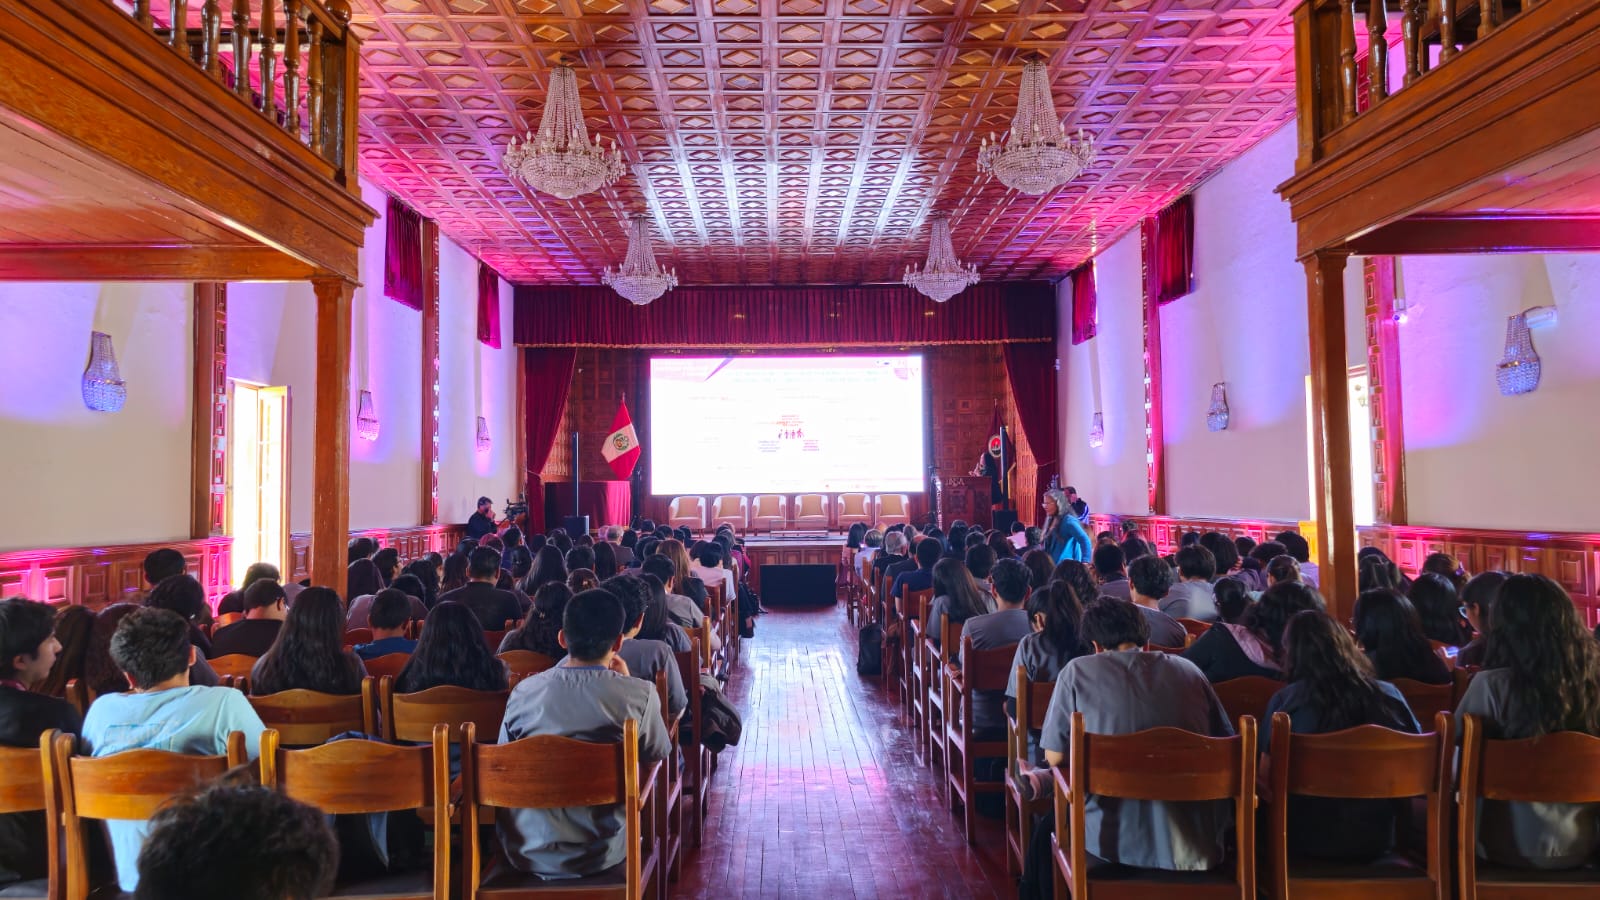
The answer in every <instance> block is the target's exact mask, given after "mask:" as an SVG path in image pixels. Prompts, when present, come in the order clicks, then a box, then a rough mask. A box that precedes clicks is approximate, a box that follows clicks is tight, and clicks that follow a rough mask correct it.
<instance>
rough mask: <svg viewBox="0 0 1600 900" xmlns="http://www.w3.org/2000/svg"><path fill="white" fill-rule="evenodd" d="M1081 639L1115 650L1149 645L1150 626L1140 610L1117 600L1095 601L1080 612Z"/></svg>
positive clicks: (1099, 598) (1101, 599) (1126, 602)
mask: <svg viewBox="0 0 1600 900" xmlns="http://www.w3.org/2000/svg"><path fill="white" fill-rule="evenodd" d="M1083 639H1084V640H1085V641H1089V642H1091V643H1094V644H1099V645H1100V647H1101V648H1102V649H1105V650H1115V649H1116V648H1118V647H1121V646H1122V645H1123V644H1136V645H1138V646H1140V647H1143V646H1145V645H1146V644H1149V643H1150V623H1149V622H1148V621H1146V620H1145V617H1144V613H1142V612H1140V611H1139V607H1137V606H1134V605H1133V604H1132V603H1129V602H1128V601H1127V600H1122V599H1119V598H1116V597H1097V598H1095V599H1094V600H1091V601H1089V605H1088V606H1085V607H1084V608H1083Z"/></svg>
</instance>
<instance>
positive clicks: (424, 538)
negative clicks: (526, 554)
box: [285, 525, 466, 599]
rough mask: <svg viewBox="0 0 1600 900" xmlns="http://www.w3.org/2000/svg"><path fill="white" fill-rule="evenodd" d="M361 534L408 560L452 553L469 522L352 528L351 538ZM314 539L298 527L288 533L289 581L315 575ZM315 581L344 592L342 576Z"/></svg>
mask: <svg viewBox="0 0 1600 900" xmlns="http://www.w3.org/2000/svg"><path fill="white" fill-rule="evenodd" d="M358 537H370V538H375V539H376V540H377V541H378V543H379V544H380V545H382V546H384V547H393V548H395V549H396V550H399V551H400V558H401V560H403V561H409V560H413V559H416V558H417V557H419V556H422V555H423V554H424V553H442V554H444V555H445V556H449V555H450V553H451V552H452V551H454V550H455V548H456V545H457V544H459V543H461V540H462V538H464V537H466V526H465V525H413V526H409V527H401V528H369V529H366V530H364V531H352V532H350V536H349V540H355V539H356V538H358ZM311 543H312V542H311V534H310V532H305V531H297V532H295V533H293V534H291V535H289V572H288V574H287V575H286V576H285V577H286V578H287V579H288V580H289V581H303V580H304V579H307V578H311V577H312V575H311ZM347 545H348V544H347ZM313 583H314V584H326V585H328V586H329V587H332V588H334V589H335V590H337V591H338V592H339V594H340V595H341V596H343V594H344V587H345V579H344V577H343V576H340V578H339V580H338V581H335V582H327V581H318V580H316V579H313ZM346 599H349V598H346Z"/></svg>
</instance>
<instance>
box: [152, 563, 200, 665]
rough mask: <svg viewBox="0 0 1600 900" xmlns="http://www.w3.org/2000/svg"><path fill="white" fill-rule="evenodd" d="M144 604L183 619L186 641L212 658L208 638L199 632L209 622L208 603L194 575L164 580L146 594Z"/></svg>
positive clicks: (177, 576)
mask: <svg viewBox="0 0 1600 900" xmlns="http://www.w3.org/2000/svg"><path fill="white" fill-rule="evenodd" d="M144 605H145V606H153V607H155V608H156V609H169V610H172V611H173V612H175V613H177V614H178V615H180V616H182V617H183V620H184V621H185V622H188V623H189V642H190V643H192V644H194V645H195V646H196V647H199V648H200V653H201V655H202V656H210V655H211V639H210V638H208V637H206V633H205V632H204V631H201V630H200V626H201V625H202V624H204V623H206V622H208V621H210V620H211V604H209V603H207V602H206V589H205V588H203V587H201V586H200V582H198V581H196V580H195V577H194V576H193V575H187V574H183V573H180V574H177V575H172V576H170V577H167V578H163V579H162V580H161V581H160V582H158V583H157V584H156V586H155V587H153V588H151V589H150V592H149V593H148V594H146V595H145V599H144Z"/></svg>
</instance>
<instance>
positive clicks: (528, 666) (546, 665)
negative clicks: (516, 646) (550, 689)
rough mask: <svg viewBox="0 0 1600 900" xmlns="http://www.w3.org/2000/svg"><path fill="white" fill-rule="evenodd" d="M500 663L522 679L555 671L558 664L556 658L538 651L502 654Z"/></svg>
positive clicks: (512, 651) (513, 651) (510, 651)
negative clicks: (551, 670)
mask: <svg viewBox="0 0 1600 900" xmlns="http://www.w3.org/2000/svg"><path fill="white" fill-rule="evenodd" d="M500 661H501V662H503V663H505V664H506V668H507V669H509V670H510V671H511V674H513V675H517V676H519V677H522V678H527V677H528V676H529V675H537V674H539V673H540V672H547V671H549V670H550V669H554V668H555V667H556V662H557V660H556V659H555V657H552V656H547V655H545V654H543V653H540V652H538V651H536V650H507V651H506V652H504V653H502V654H500Z"/></svg>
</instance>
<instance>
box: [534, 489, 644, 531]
mask: <svg viewBox="0 0 1600 900" xmlns="http://www.w3.org/2000/svg"><path fill="white" fill-rule="evenodd" d="M632 511H633V486H632V485H631V484H630V483H629V482H626V481H581V482H579V483H578V515H580V516H588V517H589V527H590V528H602V527H604V526H606V525H622V526H626V525H627V524H628V522H629V520H630V519H631V518H632ZM544 515H545V521H546V522H548V523H550V524H551V525H559V524H560V523H561V519H562V518H563V517H565V516H570V515H572V482H570V481H559V482H547V483H546V484H545V486H544Z"/></svg>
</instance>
